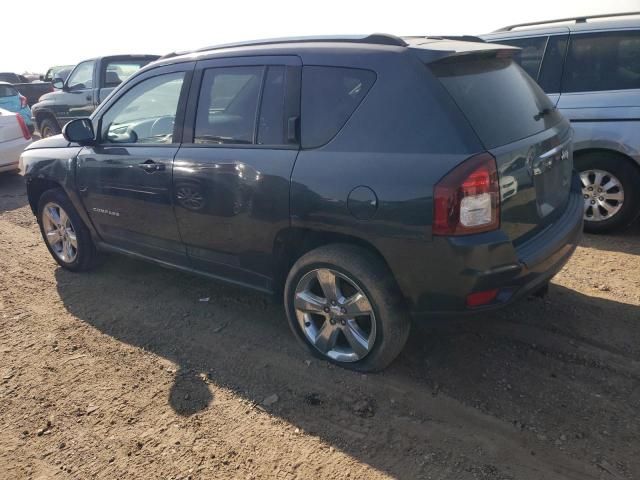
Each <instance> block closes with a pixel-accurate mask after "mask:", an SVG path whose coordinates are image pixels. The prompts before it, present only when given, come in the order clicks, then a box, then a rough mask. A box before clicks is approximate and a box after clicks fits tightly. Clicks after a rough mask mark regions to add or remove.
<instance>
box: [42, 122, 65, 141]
mask: <svg viewBox="0 0 640 480" xmlns="http://www.w3.org/2000/svg"><path fill="white" fill-rule="evenodd" d="M38 130H40V136H41V137H42V138H47V137H53V136H54V135H58V134H59V133H60V132H61V131H62V130H60V125H58V122H56V121H55V120H54V119H53V118H45V119H44V120H42V121H41V122H40V126H39V128H38Z"/></svg>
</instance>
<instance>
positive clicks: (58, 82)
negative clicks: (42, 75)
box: [51, 78, 64, 90]
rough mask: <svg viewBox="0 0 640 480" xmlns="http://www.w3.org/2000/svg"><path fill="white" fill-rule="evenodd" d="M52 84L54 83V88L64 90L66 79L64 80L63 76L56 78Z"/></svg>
mask: <svg viewBox="0 0 640 480" xmlns="http://www.w3.org/2000/svg"><path fill="white" fill-rule="evenodd" d="M51 84H52V85H53V88H57V89H58V90H64V80H62V79H61V78H54V79H53V82H51Z"/></svg>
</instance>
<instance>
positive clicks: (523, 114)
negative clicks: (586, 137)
mask: <svg viewBox="0 0 640 480" xmlns="http://www.w3.org/2000/svg"><path fill="white" fill-rule="evenodd" d="M430 67H431V70H432V71H433V73H434V74H435V75H436V77H438V79H439V80H440V81H441V82H442V84H443V85H444V87H445V88H446V89H447V91H448V92H449V94H450V95H451V96H452V97H453V99H454V100H455V102H456V103H457V104H458V107H460V110H462V112H463V113H464V114H465V116H466V117H467V119H468V120H469V123H471V126H472V127H473V129H474V130H475V131H476V133H477V135H478V137H480V140H481V141H482V143H483V144H484V145H485V147H486V148H494V147H497V146H499V145H505V144H507V143H511V142H515V141H516V140H520V139H522V138H526V137H529V136H531V135H535V134H536V133H539V132H541V131H543V130H546V129H547V128H550V127H551V126H553V125H555V124H556V123H558V122H559V121H560V120H561V119H562V117H561V116H560V114H559V113H558V112H557V111H555V110H554V109H553V105H552V104H551V102H550V101H549V98H548V97H547V96H546V95H545V94H544V92H543V91H542V90H541V89H540V87H539V86H538V85H537V84H536V83H535V81H533V79H531V77H529V76H528V75H526V74H525V72H524V71H523V70H522V68H520V67H519V66H518V65H517V64H516V63H515V62H514V61H513V60H512V59H511V58H478V57H476V58H468V59H455V58H454V59H451V60H444V61H441V62H436V63H434V64H431V65H430Z"/></svg>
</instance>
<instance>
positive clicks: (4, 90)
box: [0, 85, 18, 98]
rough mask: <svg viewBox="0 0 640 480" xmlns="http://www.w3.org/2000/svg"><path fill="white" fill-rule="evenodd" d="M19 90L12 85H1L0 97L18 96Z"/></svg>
mask: <svg viewBox="0 0 640 480" xmlns="http://www.w3.org/2000/svg"><path fill="white" fill-rule="evenodd" d="M17 96H18V91H17V90H16V89H15V88H13V87H12V86H10V85H0V98H2V97H17Z"/></svg>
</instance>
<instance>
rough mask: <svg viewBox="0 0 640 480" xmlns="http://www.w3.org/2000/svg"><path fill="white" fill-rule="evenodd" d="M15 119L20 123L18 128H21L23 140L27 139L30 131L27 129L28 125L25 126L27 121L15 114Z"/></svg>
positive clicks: (29, 136)
mask: <svg viewBox="0 0 640 480" xmlns="http://www.w3.org/2000/svg"><path fill="white" fill-rule="evenodd" d="M16 119H17V120H18V125H20V130H22V136H23V137H24V138H25V140H29V139H30V138H31V132H30V131H29V127H27V123H26V122H25V121H24V118H22V115H19V114H16Z"/></svg>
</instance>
